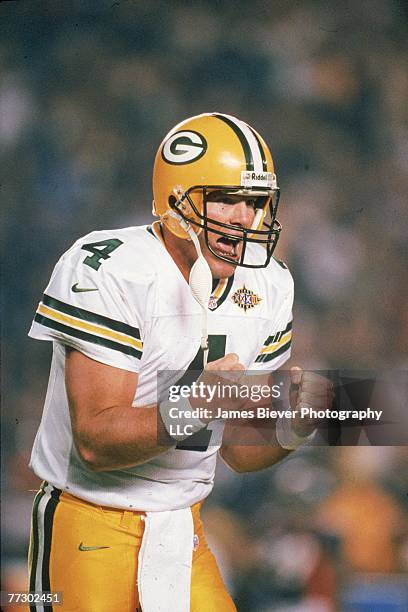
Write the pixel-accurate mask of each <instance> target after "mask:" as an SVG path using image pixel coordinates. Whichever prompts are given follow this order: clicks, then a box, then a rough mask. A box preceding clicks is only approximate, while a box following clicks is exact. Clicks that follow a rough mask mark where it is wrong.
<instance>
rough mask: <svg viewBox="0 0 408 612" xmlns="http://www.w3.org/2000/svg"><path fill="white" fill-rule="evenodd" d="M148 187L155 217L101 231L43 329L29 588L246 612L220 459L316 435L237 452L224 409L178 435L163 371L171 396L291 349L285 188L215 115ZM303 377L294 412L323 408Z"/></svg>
mask: <svg viewBox="0 0 408 612" xmlns="http://www.w3.org/2000/svg"><path fill="white" fill-rule="evenodd" d="M153 194H154V202H153V212H154V213H155V215H156V216H157V217H158V220H157V221H155V222H154V223H153V224H152V225H149V226H143V227H129V228H125V229H120V230H110V231H97V232H93V233H91V234H88V235H87V236H85V237H84V238H81V239H80V240H78V241H77V242H76V243H75V244H74V245H73V246H72V247H71V248H70V249H69V250H68V251H67V252H66V253H65V254H64V255H63V256H62V257H61V259H60V260H59V262H58V263H57V265H56V267H55V269H54V271H53V274H52V276H51V279H50V282H49V284H48V286H47V288H46V290H45V292H44V295H43V297H42V300H41V302H40V304H39V306H38V309H37V312H36V314H35V318H34V321H33V324H32V327H31V330H30V335H31V336H32V337H33V338H37V339H41V340H50V341H52V343H53V357H52V364H51V372H50V378H49V385H48V390H47V396H46V400H45V406H44V412H43V416H42V420H41V424H40V427H39V430H38V433H37V436H36V439H35V442H34V447H33V451H32V456H31V463H30V465H31V467H32V469H33V470H34V472H35V473H36V474H37V475H38V476H39V477H40V478H41V479H43V481H44V482H43V485H42V487H41V490H40V491H39V493H38V494H37V496H36V498H35V501H34V508H33V516H32V537H31V542H30V590H31V591H62V592H63V597H64V603H63V607H62V609H63V610H67V611H68V610H72V611H74V610H75V611H81V610H83V611H84V612H85V611H86V612H92V611H95V612H104V611H105V610H106V611H107V612H108V611H109V612H111V611H112V610H121V611H124V612H126V611H129V612H130V611H134V610H136V609H139V608H140V609H141V608H142V609H143V612H157V611H158V610H168V611H172V612H174V611H175V610H177V612H184V611H187V610H192V611H194V612H204V611H208V612H217V611H219V612H227V611H228V610H235V606H234V603H233V601H232V599H231V597H230V596H229V594H228V593H227V591H226V589H225V586H224V584H223V581H222V579H221V576H220V573H219V570H218V568H217V565H216V561H215V559H214V557H213V555H212V553H211V552H210V550H209V548H208V546H207V544H206V541H205V537H204V534H203V528H202V524H201V521H200V506H201V504H202V502H203V500H204V499H205V498H206V496H207V495H208V494H209V493H210V491H211V489H212V486H213V480H214V471H215V463H216V457H217V454H218V451H220V454H221V455H222V457H223V459H224V461H225V462H226V463H227V464H229V465H230V466H231V467H232V468H233V469H234V470H237V471H240V472H241V471H251V470H257V469H261V468H264V467H267V466H269V465H272V464H274V463H275V462H276V461H278V460H279V459H280V458H282V457H284V456H285V455H286V454H287V453H288V450H289V449H293V448H296V447H297V446H298V445H299V444H300V443H302V442H303V441H304V440H305V437H306V436H308V435H309V433H310V431H311V429H312V427H313V424H310V427H309V428H307V427H306V429H304V430H302V431H301V432H300V434H301V435H299V431H297V432H295V431H294V430H293V429H291V428H290V427H288V426H287V424H286V425H281V426H279V427H277V433H276V437H277V439H278V442H279V443H280V445H278V444H269V445H268V444H264V445H262V446H261V445H259V446H256V445H254V446H248V445H242V446H239V445H234V444H232V443H231V440H232V439H233V438H232V437H231V436H228V440H229V442H228V443H225V442H224V443H223V435H224V436H226V433H227V430H228V428H230V430H231V429H232V430H233V428H234V427H235V425H234V423H232V422H230V423H228V422H227V423H225V422H223V421H222V420H221V419H215V420H214V419H212V417H213V416H214V415H213V414H212V413H211V414H210V416H209V418H203V419H200V418H193V419H192V420H190V421H189V423H188V425H189V427H188V428H186V427H185V428H182V429H181V431H180V429H179V428H178V429H177V431H173V429H172V424H171V422H170V418H169V411H168V408H169V401H166V400H165V399H164V400H163V401H160V400H159V399H158V391H157V386H158V372H162V373H163V374H162V376H161V378H160V380H161V381H162V383H163V384H164V385H165V387H166V388H168V387H169V386H170V385H172V384H175V383H176V382H177V381H178V380H179V379H180V371H182V372H188V371H189V370H202V369H203V368H205V370H204V373H203V374H202V375H201V376H202V378H201V380H205V377H206V376H209V375H211V373H212V372H214V373H215V372H221V373H222V372H223V371H237V372H240V371H243V370H247V369H249V370H252V371H259V372H263V371H265V372H270V371H272V370H276V369H277V368H279V367H280V366H282V364H283V363H285V361H286V360H287V359H288V357H289V355H290V347H291V337H292V314H291V312H292V302H293V282H292V278H291V275H290V273H289V271H288V269H287V268H286V266H285V265H283V264H282V263H280V262H278V261H276V260H275V259H274V258H273V257H272V253H273V250H274V248H275V246H276V243H277V241H278V237H279V233H280V231H281V226H280V224H279V222H278V221H277V219H276V213H277V207H278V201H279V189H278V185H277V180H276V176H275V173H274V166H273V161H272V157H271V154H270V152H269V149H268V147H267V145H266V143H265V141H264V140H263V138H262V137H261V136H260V135H259V134H258V133H257V132H256V131H255V130H254V129H253V128H251V127H250V126H249V125H247V124H246V123H244V122H243V121H241V120H239V119H237V118H235V117H231V116H229V115H224V114H220V113H208V114H202V115H198V116H195V117H192V118H190V119H187V120H185V121H183V122H182V123H180V124H178V125H177V126H176V127H174V128H173V129H172V130H171V131H170V133H169V134H168V135H167V136H166V137H165V139H164V140H163V142H162V143H161V145H160V147H159V149H158V152H157V155H156V159H155V163H154V176H153ZM302 381H303V377H302V372H301V370H299V369H298V370H296V369H295V370H293V382H294V383H295V385H294V386H293V388H292V393H294V396H293V399H292V404H294V405H296V403H297V402H299V401H300V399H301V397H303V399H306V400H307V401H309V402H313V401H314V400H315V399H316V401H320V399H319V398H320V395H321V393H320V395H319V393H317V394H316V390H315V387H314V386H313V385H312V386H310V387H309V388H307V384H306V383H307V381H306V380H305V381H304V382H303V383H302ZM302 393H303V396H302ZM194 406H195V404H194V401H193V399H191V401H190V400H188V399H185V398H182V399H181V400H180V401H179V402H178V403H177V407H178V409H180V410H181V408H184V409H185V408H187V410H184V412H185V413H188V408H190V409H194ZM234 406H235V407H236V408H237V410H240V409H243V407H244V404H243V403H242V402H240V401H238V400H237V401H236V402H234ZM207 416H208V415H207ZM247 427H248V428H255V429H256V427H257V425H256V422H248V424H247ZM224 428H225V431H224ZM186 432H187V433H186ZM225 439H226V437H224V440H225ZM275 439H276V438H274V440H275ZM33 609H36V608H35V607H34V608H33Z"/></svg>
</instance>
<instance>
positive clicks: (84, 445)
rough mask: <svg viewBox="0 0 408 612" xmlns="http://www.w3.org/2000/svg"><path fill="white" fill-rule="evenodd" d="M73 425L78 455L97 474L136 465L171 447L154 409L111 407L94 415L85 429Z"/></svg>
mask: <svg viewBox="0 0 408 612" xmlns="http://www.w3.org/2000/svg"><path fill="white" fill-rule="evenodd" d="M76 425H77V426H76V427H75V426H74V434H75V436H74V437H75V442H76V446H77V449H78V452H79V453H80V455H81V458H82V460H83V461H84V462H85V463H86V464H87V465H88V467H89V468H90V469H92V470H93V471H98V472H99V471H110V470H119V469H125V468H128V467H132V466H135V465H140V464H142V463H145V462H146V461H149V459H152V458H153V457H156V456H157V455H160V454H161V453H163V452H165V451H167V450H169V448H170V447H171V446H174V444H175V442H174V440H172V438H170V436H169V435H168V434H167V432H166V430H165V429H164V426H163V423H162V421H161V418H160V416H159V414H158V409H157V406H156V405H151V406H143V407H140V408H132V407H130V406H129V407H128V406H111V407H108V408H104V409H103V410H102V411H101V412H100V413H98V414H96V415H95V416H94V417H93V419H92V421H91V422H90V423H89V424H88V426H87V427H81V424H80V423H77V424H76ZM75 429H76V431H75Z"/></svg>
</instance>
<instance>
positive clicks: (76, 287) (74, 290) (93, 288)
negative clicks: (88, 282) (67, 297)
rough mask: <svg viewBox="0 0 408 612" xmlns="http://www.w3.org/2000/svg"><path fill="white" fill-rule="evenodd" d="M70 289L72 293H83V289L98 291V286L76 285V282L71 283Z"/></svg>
mask: <svg viewBox="0 0 408 612" xmlns="http://www.w3.org/2000/svg"><path fill="white" fill-rule="evenodd" d="M71 291H73V292H74V293H83V292H84V291H99V289H98V287H89V288H88V287H78V283H75V285H72V287H71Z"/></svg>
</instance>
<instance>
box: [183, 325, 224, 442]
mask: <svg viewBox="0 0 408 612" xmlns="http://www.w3.org/2000/svg"><path fill="white" fill-rule="evenodd" d="M226 341H227V336H223V335H221V334H219V335H209V336H208V348H209V351H208V361H215V360H216V359H221V357H224V355H225V344H226ZM203 369H204V355H203V349H202V348H199V349H198V353H197V355H196V356H195V357H194V359H193V361H192V362H191V363H190V365H189V366H188V368H187V371H186V372H185V374H184V376H183V377H182V378H181V379H180V380H179V381H178V382H177V384H178V385H185V384H189V385H191V383H192V382H193V381H195V380H197V378H198V376H199V375H200V374H201V372H202V371H203ZM211 435H212V431H211V430H210V429H209V428H208V426H207V427H204V429H200V431H198V432H197V433H196V434H194V435H192V436H189V437H188V438H186V440H183V442H179V443H178V444H177V446H176V449H179V450H189V451H196V452H199V453H203V452H205V451H206V450H207V449H208V446H209V444H210V440H211Z"/></svg>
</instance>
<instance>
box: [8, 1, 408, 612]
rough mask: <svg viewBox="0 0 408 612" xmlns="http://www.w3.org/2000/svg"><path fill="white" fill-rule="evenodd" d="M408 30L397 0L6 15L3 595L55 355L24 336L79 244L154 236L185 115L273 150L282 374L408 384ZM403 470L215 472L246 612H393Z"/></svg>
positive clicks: (329, 466) (311, 456) (399, 586)
mask: <svg viewBox="0 0 408 612" xmlns="http://www.w3.org/2000/svg"><path fill="white" fill-rule="evenodd" d="M7 5H8V6H7ZM406 20H407V11H406V7H405V9H404V4H403V3H402V2H399V1H398V0H388V1H386V0H361V1H360V2H359V3H355V2H352V1H351V0H346V1H345V2H343V3H341V7H340V5H339V3H338V2H336V0H326V1H324V2H323V1H322V0H307V1H305V2H297V1H296V0H286V1H282V2H274V3H267V2H262V1H261V0H253V1H252V2H251V3H247V2H243V1H238V2H233V1H232V0H230V1H228V0H226V1H224V2H218V1H215V0H213V1H210V0H202V1H201V2H191V3H187V2H182V1H180V0H177V1H173V2H165V1H164V0H152V1H150V2H141V1H130V0H124V1H121V2H112V1H109V2H105V1H102V2H101V1H98V2H97V1H87V2H76V1H72V0H71V1H69V2H61V3H55V2H53V1H48V0H45V1H43V2H41V3H30V2H21V3H3V4H2V6H0V28H1V32H2V34H1V38H0V70H1V73H2V77H1V80H0V147H1V152H2V163H1V175H2V178H1V185H0V193H1V195H2V211H3V223H2V227H1V233H2V243H3V252H4V261H5V272H6V274H5V275H4V280H3V297H4V304H5V308H4V311H3V312H4V323H3V358H4V359H3V363H4V366H3V368H4V374H3V414H2V432H3V443H2V449H3V473H2V486H3V492H4V494H5V496H4V502H3V511H2V523H3V536H4V537H3V539H2V540H3V543H2V546H3V568H4V573H5V577H6V580H7V585H14V584H18V585H19V588H24V586H21V584H22V583H21V576H22V574H23V573H24V571H25V569H24V568H25V555H26V549H27V540H28V531H29V513H30V507H31V503H32V498H33V493H32V492H30V491H32V490H35V489H36V488H37V486H38V482H37V479H36V478H35V477H34V476H33V475H32V474H31V472H30V471H29V470H28V468H27V462H28V457H29V452H30V449H31V444H32V441H33V437H34V434H35V431H36V428H37V425H38V421H39V418H40V415H41V410H42V402H43V398H44V393H45V384H46V380H47V370H48V362H49V352H50V348H49V346H48V345H46V343H37V342H33V341H31V340H29V339H28V338H27V337H26V333H27V330H28V327H29V324H30V321H31V318H32V316H33V313H34V310H35V308H36V305H37V302H38V300H39V299H40V297H41V294H42V290H43V288H44V286H45V284H46V282H47V279H48V278H49V275H50V272H51V270H52V266H53V264H54V262H55V261H56V259H57V258H58V256H59V255H60V254H62V253H63V252H64V251H65V250H66V249H67V248H68V247H69V245H70V244H72V242H73V241H74V240H76V239H77V238H78V237H79V236H81V235H83V234H85V233H87V232H89V231H91V230H94V229H102V228H108V227H124V226H126V225H136V224H141V223H148V222H149V221H150V219H151V213H150V205H151V198H152V196H151V170H152V163H153V158H154V154H155V151H156V149H157V147H158V145H159V140H160V138H161V136H162V134H164V133H166V131H167V130H168V129H169V128H170V127H171V126H172V125H173V124H174V123H175V122H177V120H178V119H182V118H184V117H187V116H189V115H194V114H196V113H199V112H204V111H211V110H217V111H220V112H225V113H230V114H233V115H237V116H239V117H241V118H243V119H244V120H245V119H246V120H248V122H250V123H251V124H252V125H254V127H256V128H257V129H259V130H260V131H261V133H262V134H264V135H265V138H266V140H267V142H268V143H269V145H270V148H271V150H272V153H273V155H274V159H275V163H276V167H277V174H278V179H279V184H280V187H281V191H282V197H281V204H280V213H279V215H278V217H279V220H280V221H281V222H282V224H283V226H284V230H283V233H282V236H281V239H280V243H279V246H278V249H277V254H278V256H279V258H281V259H283V260H284V261H285V262H286V263H287V264H288V266H289V267H290V269H291V271H292V274H293V276H294V279H295V288H296V298H295V305H296V307H295V312H294V345H293V356H294V362H296V363H298V364H299V365H305V367H308V368H323V369H325V368H331V369H337V368H349V369H357V370H364V369H367V370H370V369H380V370H382V369H390V368H393V369H406V368H407V364H408V361H407V355H406V347H407V345H408V303H407V302H408V276H407V274H406V268H407V264H406V260H407V244H408V241H407V236H408V216H407V214H406V210H407V200H406V193H407V187H408V178H407V177H408V172H407V158H408V138H407V104H406V100H407V97H408V72H407V70H406V67H407V59H408V58H407V55H408V53H407V45H406ZM47 344H48V343H47ZM406 458H407V456H406V451H405V450H404V449H403V448H402V447H394V448H391V447H390V448H388V447H387V448H386V447H377V448H373V447H357V448H349V447H344V448H319V449H312V448H306V449H303V450H301V451H298V452H296V453H295V454H293V455H291V456H290V458H289V459H287V460H285V461H284V462H282V463H281V464H279V465H278V466H277V467H276V468H274V469H272V470H267V471H265V472H261V473H258V474H248V475H237V474H234V473H232V472H230V471H229V470H228V469H227V468H226V467H225V466H224V465H222V464H221V463H220V465H219V473H218V479H217V480H216V486H215V489H214V492H213V494H212V495H211V497H210V498H209V500H208V501H207V503H206V506H205V508H206V510H205V515H206V522H207V525H209V537H210V539H211V542H212V544H213V548H214V550H215V552H216V554H217V556H218V558H219V559H220V560H221V565H222V568H223V571H224V576H225V578H226V580H227V582H228V585H229V588H230V590H231V592H232V593H233V595H234V597H235V598H236V601H237V604H238V609H239V610H243V611H244V610H245V611H246V612H268V611H270V610H274V611H278V610H280V611H282V612H283V611H284V610H286V611H289V610H292V611H295V610H298V611H300V612H306V611H307V610H310V611H313V612H319V611H321V612H324V611H326V610H327V611H330V610H335V609H344V610H348V609H350V610H361V611H363V610H369V611H370V612H374V611H376V610H381V612H384V610H390V612H393V611H399V610H401V611H402V610H405V609H406V608H405V604H406V600H405V603H404V597H406V596H407V592H406V590H404V588H405V587H404V581H403V578H402V576H403V574H404V572H406V571H407V570H408V539H407V532H406V527H405V531H404V517H405V524H406V514H405V513H406V511H407V495H406V492H407V491H408V488H407V487H408V477H407V476H408V470H407V469H406V466H407V461H406ZM387 606H389V607H387Z"/></svg>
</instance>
